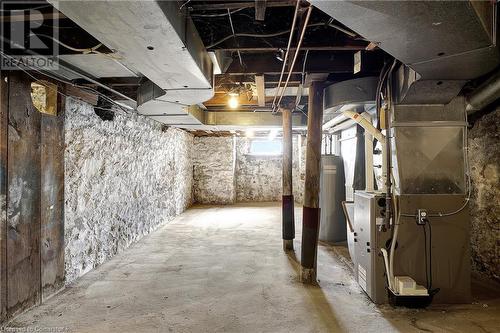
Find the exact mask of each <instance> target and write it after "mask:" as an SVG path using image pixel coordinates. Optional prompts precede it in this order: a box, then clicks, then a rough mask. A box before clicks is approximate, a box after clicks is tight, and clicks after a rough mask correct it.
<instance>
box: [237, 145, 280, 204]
mask: <svg viewBox="0 0 500 333" xmlns="http://www.w3.org/2000/svg"><path fill="white" fill-rule="evenodd" d="M250 142H251V139H248V138H238V139H237V141H236V159H237V160H236V200H237V201H240V202H244V201H280V200H281V186H282V185H281V173H282V166H281V156H261V155H250V154H248V153H249V151H250Z"/></svg>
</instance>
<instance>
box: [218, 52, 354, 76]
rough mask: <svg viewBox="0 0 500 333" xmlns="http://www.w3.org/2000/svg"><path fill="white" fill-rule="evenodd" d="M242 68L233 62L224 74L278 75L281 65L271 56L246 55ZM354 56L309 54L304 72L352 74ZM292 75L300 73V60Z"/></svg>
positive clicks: (347, 53)
mask: <svg viewBox="0 0 500 333" xmlns="http://www.w3.org/2000/svg"><path fill="white" fill-rule="evenodd" d="M243 63H244V66H241V65H240V63H239V62H238V61H233V62H232V63H231V65H230V66H229V67H228V69H227V71H226V73H228V74H229V73H230V74H239V75H245V74H246V75H249V74H250V75H251V74H261V73H265V74H278V75H279V74H280V73H281V68H282V66H283V63H282V62H281V61H279V60H277V59H276V57H275V56H274V55H273V54H258V55H253V54H247V55H244V57H243ZM353 68H354V56H353V53H352V52H337V53H332V52H329V53H318V54H315V53H313V54H311V53H310V54H309V56H308V58H307V63H306V67H305V71H306V72H308V73H352V72H353ZM292 73H294V74H300V73H302V60H299V61H297V64H296V66H295V68H294V69H293V71H292Z"/></svg>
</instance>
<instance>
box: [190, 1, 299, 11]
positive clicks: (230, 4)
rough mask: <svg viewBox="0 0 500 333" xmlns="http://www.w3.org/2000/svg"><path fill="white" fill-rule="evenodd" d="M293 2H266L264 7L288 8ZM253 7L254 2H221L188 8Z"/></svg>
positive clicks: (294, 2) (221, 8) (293, 4)
mask: <svg viewBox="0 0 500 333" xmlns="http://www.w3.org/2000/svg"><path fill="white" fill-rule="evenodd" d="M296 3H297V2H296V1H295V0H268V1H266V7H289V6H295V4H296ZM252 7H255V2H253V1H252V2H222V3H211V4H202V5H192V6H190V7H189V8H190V9H191V10H193V11H198V10H224V9H239V8H252Z"/></svg>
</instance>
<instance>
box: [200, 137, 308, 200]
mask: <svg viewBox="0 0 500 333" xmlns="http://www.w3.org/2000/svg"><path fill="white" fill-rule="evenodd" d="M299 141H300V142H301V148H300V149H299V144H298V143H299ZM194 142H195V143H194V152H193V161H194V184H193V194H194V195H193V196H194V200H195V202H197V203H217V204H230V203H233V202H235V201H240V202H244V201H280V200H281V186H282V185H281V173H282V166H281V156H264V155H250V154H249V151H250V142H251V139H248V138H241V137H236V138H232V137H197V138H195V141H194ZM234 144H235V145H234ZM293 149H294V152H293V154H294V160H293V168H294V169H293V186H294V189H293V190H294V196H295V200H296V202H297V203H299V204H301V203H302V200H303V199H302V198H303V190H304V174H305V140H304V139H302V140H299V139H298V137H297V136H294V141H293ZM234 165H235V166H236V167H235V168H234Z"/></svg>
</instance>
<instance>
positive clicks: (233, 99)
mask: <svg viewBox="0 0 500 333" xmlns="http://www.w3.org/2000/svg"><path fill="white" fill-rule="evenodd" d="M238 97H239V96H238V94H234V93H231V94H229V99H228V101H227V105H228V106H229V107H230V108H231V109H236V108H237V107H238V106H240V103H239V101H238Z"/></svg>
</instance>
